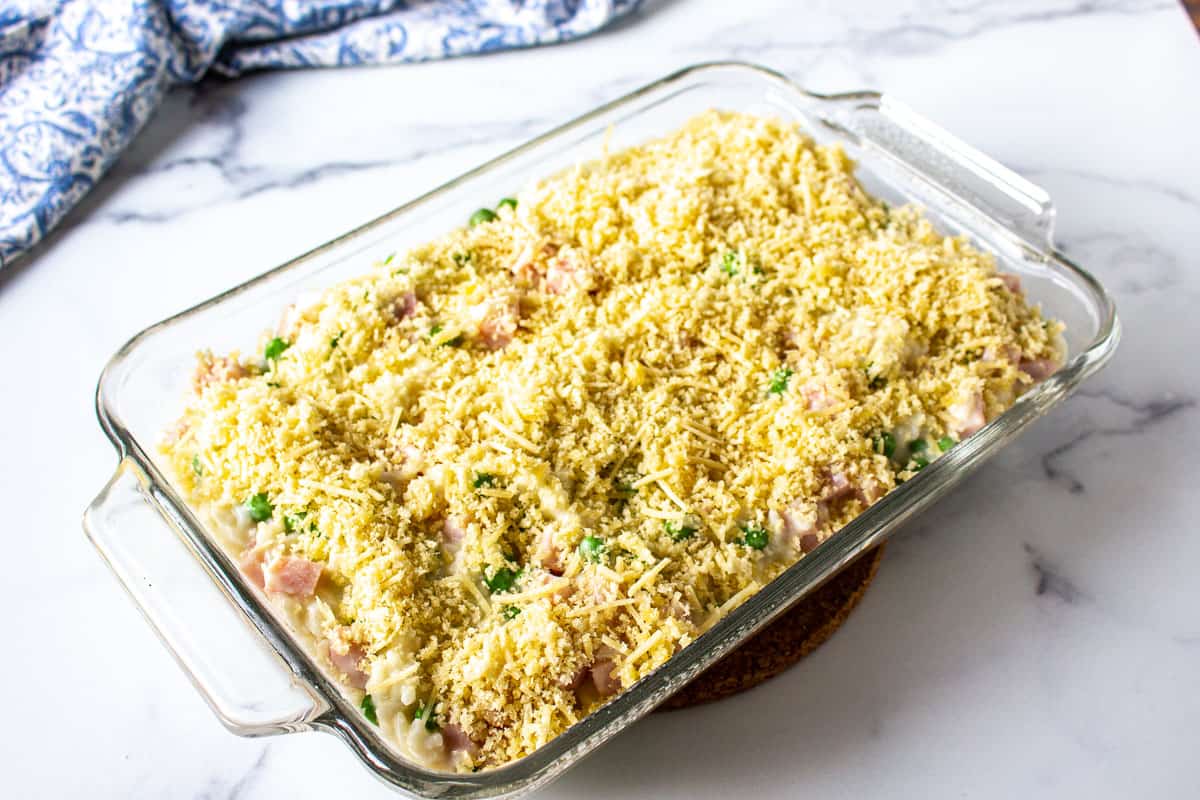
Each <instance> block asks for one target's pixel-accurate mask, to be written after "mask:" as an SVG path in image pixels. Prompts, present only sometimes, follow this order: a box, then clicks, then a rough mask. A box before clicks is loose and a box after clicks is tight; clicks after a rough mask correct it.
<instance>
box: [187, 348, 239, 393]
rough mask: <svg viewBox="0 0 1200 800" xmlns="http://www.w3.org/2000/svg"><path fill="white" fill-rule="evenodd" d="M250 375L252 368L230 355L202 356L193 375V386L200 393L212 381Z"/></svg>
mask: <svg viewBox="0 0 1200 800" xmlns="http://www.w3.org/2000/svg"><path fill="white" fill-rule="evenodd" d="M249 375H250V370H249V369H247V368H246V367H245V366H243V365H242V364H239V363H238V362H237V360H236V359H234V358H231V357H229V356H217V357H213V356H211V355H205V356H201V358H200V363H199V364H197V365H196V372H195V374H194V375H192V387H193V388H194V389H195V390H196V392H197V393H199V392H200V391H201V390H203V389H204V387H205V386H208V385H209V384H211V383H221V382H224V381H232V380H237V379H238V378H245V377H248V376H249Z"/></svg>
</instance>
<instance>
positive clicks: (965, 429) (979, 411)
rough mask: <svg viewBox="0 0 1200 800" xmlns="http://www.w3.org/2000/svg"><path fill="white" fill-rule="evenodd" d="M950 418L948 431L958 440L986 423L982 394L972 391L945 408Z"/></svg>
mask: <svg viewBox="0 0 1200 800" xmlns="http://www.w3.org/2000/svg"><path fill="white" fill-rule="evenodd" d="M947 413H948V415H949V419H950V425H949V427H950V432H951V433H952V434H954V437H955V438H956V439H959V440H960V441H961V440H962V439H965V438H967V437H968V436H970V435H971V434H973V433H975V431H977V430H979V429H980V428H982V427H983V426H984V425H986V424H987V415H986V413H985V408H984V405H983V395H982V394H981V393H979V392H974V393H972V394H971V395H970V396H969V397H966V398H963V399H962V400H959V401H958V402H957V403H955V404H954V405H952V406H950V408H949V409H948V410H947Z"/></svg>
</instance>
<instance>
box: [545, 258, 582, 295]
mask: <svg viewBox="0 0 1200 800" xmlns="http://www.w3.org/2000/svg"><path fill="white" fill-rule="evenodd" d="M592 284H593V276H592V272H591V270H590V269H588V268H587V267H586V266H585V265H583V264H581V263H580V262H579V261H578V259H576V258H571V257H569V256H565V255H564V256H559V257H557V258H554V259H552V260H551V261H550V266H548V267H547V268H546V283H545V286H546V291H548V292H550V293H551V294H567V293H568V292H572V291H575V290H577V289H584V290H586V289H590V288H592Z"/></svg>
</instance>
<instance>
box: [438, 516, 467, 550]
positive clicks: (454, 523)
mask: <svg viewBox="0 0 1200 800" xmlns="http://www.w3.org/2000/svg"><path fill="white" fill-rule="evenodd" d="M466 535H467V527H466V523H464V522H463V521H462V520H461V519H460V518H458V517H453V516H451V517H446V520H445V521H444V522H443V523H442V543H443V544H445V545H446V549H447V550H457V549H458V548H459V547H460V546H461V545H462V541H463V537H465V536H466Z"/></svg>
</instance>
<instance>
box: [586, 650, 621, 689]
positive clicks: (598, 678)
mask: <svg viewBox="0 0 1200 800" xmlns="http://www.w3.org/2000/svg"><path fill="white" fill-rule="evenodd" d="M616 655H617V653H616V651H615V650H613V649H612V648H611V647H608V646H607V645H601V646H600V648H599V650H597V651H596V661H595V663H594V664H592V669H591V674H592V685H593V686H595V687H596V692H597V693H598V694H599V695H600V696H601V697H611V696H612V695H614V694H616V693H617V692H619V691H620V690H621V679H620V678H619V677H617V675H616V674H615V673H616V671H617V664H616V661H615V660H614V659H615V657H616Z"/></svg>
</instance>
